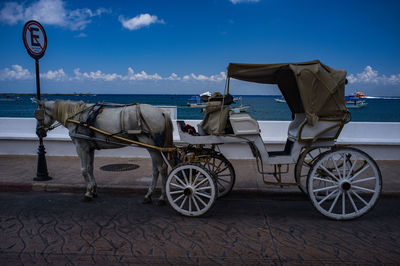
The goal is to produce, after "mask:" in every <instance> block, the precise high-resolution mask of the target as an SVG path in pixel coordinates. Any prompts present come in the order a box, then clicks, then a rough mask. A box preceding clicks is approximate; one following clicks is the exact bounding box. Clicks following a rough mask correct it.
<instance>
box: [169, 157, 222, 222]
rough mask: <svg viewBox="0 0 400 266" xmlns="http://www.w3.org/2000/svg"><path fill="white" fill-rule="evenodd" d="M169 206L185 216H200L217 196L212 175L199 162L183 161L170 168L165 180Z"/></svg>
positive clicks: (212, 203)
mask: <svg viewBox="0 0 400 266" xmlns="http://www.w3.org/2000/svg"><path fill="white" fill-rule="evenodd" d="M165 188H166V194H167V199H168V203H169V204H170V205H171V207H172V208H173V209H174V210H176V211H177V212H179V213H180V214H183V215H185V216H200V215H203V214H205V213H206V212H207V211H208V210H209V209H211V207H212V206H213V205H214V202H215V200H216V197H217V189H216V184H215V181H214V178H213V175H212V174H211V173H210V172H209V171H208V170H207V169H206V168H205V167H204V166H202V165H200V164H191V163H183V164H180V165H177V166H176V167H175V168H174V169H172V171H171V173H170V174H169V176H168V179H167V182H166V187H165Z"/></svg>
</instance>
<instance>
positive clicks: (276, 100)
mask: <svg viewBox="0 0 400 266" xmlns="http://www.w3.org/2000/svg"><path fill="white" fill-rule="evenodd" d="M274 100H275V102H277V103H286V101H285V99H283V98H275V99H274Z"/></svg>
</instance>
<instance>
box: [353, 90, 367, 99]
mask: <svg viewBox="0 0 400 266" xmlns="http://www.w3.org/2000/svg"><path fill="white" fill-rule="evenodd" d="M350 97H352V98H357V99H365V98H367V96H366V95H365V93H364V92H361V91H356V92H355V93H353V94H351V96H350Z"/></svg>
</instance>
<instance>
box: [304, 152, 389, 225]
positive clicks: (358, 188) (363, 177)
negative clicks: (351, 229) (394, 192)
mask: <svg viewBox="0 0 400 266" xmlns="http://www.w3.org/2000/svg"><path fill="white" fill-rule="evenodd" d="M307 188H308V195H309V197H310V200H311V202H312V204H313V205H314V207H315V208H316V209H317V210H318V211H319V212H320V213H322V214H323V215H325V216H326V217H329V218H331V219H336V220H350V219H354V218H357V217H360V216H361V215H364V214H365V213H367V212H368V211H370V210H371V209H372V208H373V207H374V206H375V204H376V202H377V200H378V198H379V195H380V193H381V189H382V176H381V172H380V170H379V167H378V165H377V164H376V162H375V161H374V159H372V158H371V157H370V156H369V155H368V154H366V153H365V152H363V151H361V150H358V149H355V148H350V147H343V148H336V149H333V150H331V151H327V152H325V153H323V154H321V155H320V156H319V157H318V159H317V160H316V161H315V162H314V164H313V165H312V167H311V170H310V172H309V174H308V177H307Z"/></svg>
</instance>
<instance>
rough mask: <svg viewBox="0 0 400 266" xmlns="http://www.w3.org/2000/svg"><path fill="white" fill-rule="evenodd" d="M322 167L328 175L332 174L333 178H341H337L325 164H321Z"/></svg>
mask: <svg viewBox="0 0 400 266" xmlns="http://www.w3.org/2000/svg"><path fill="white" fill-rule="evenodd" d="M320 167H321V168H322V170H324V171H325V172H326V173H327V174H328V175H330V176H331V177H332V178H333V179H335V180H336V181H339V180H338V179H337V177H336V176H335V175H334V174H333V173H332V172H331V171H329V170H328V169H326V167H325V166H323V165H322V164H321V166H320Z"/></svg>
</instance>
